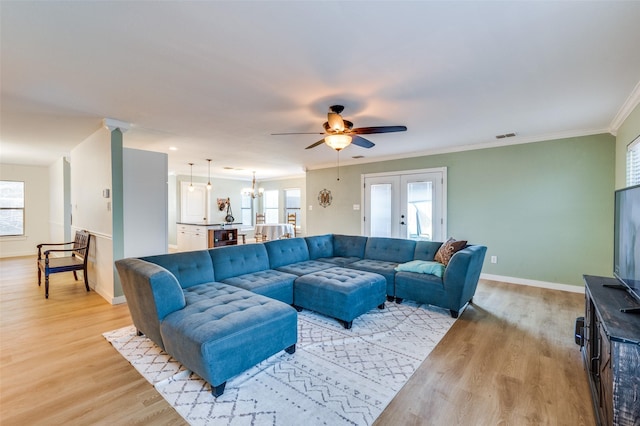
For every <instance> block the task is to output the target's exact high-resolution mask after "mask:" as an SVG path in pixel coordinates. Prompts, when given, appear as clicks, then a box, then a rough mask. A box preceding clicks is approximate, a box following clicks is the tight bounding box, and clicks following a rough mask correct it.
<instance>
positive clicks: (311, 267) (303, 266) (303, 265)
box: [278, 260, 334, 276]
mask: <svg viewBox="0 0 640 426" xmlns="http://www.w3.org/2000/svg"><path fill="white" fill-rule="evenodd" d="M333 266H334V265H332V264H330V263H327V262H321V261H319V260H305V261H304V262H297V263H292V264H291V265H284V266H279V267H278V271H282V272H287V273H289V274H294V275H297V276H302V275H305V274H311V273H313V272H318V271H322V270H324V269H329V268H331V267H333Z"/></svg>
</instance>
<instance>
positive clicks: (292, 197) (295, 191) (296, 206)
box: [284, 188, 300, 228]
mask: <svg viewBox="0 0 640 426" xmlns="http://www.w3.org/2000/svg"><path fill="white" fill-rule="evenodd" d="M292 213H295V215H296V228H299V227H300V188H292V189H285V190H284V217H285V219H286V218H288V217H289V215H290V214H292Z"/></svg>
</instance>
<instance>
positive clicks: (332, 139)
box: [324, 134, 351, 151]
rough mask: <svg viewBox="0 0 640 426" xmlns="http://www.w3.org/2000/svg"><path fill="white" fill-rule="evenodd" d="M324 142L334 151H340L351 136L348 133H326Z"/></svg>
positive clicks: (347, 143)
mask: <svg viewBox="0 0 640 426" xmlns="http://www.w3.org/2000/svg"><path fill="white" fill-rule="evenodd" d="M324 142H325V143H326V144H327V145H329V146H330V147H331V148H333V149H335V150H336V151H342V150H343V149H344V148H346V147H347V146H349V144H350V143H351V136H349V135H344V134H340V135H327V136H325V138H324Z"/></svg>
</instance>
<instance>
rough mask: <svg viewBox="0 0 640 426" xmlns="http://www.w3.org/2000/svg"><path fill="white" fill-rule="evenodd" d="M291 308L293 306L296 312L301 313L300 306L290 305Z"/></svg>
mask: <svg viewBox="0 0 640 426" xmlns="http://www.w3.org/2000/svg"><path fill="white" fill-rule="evenodd" d="M291 306H293V307H294V308H295V310H296V311H298V312H302V308H301V307H300V306H297V305H291Z"/></svg>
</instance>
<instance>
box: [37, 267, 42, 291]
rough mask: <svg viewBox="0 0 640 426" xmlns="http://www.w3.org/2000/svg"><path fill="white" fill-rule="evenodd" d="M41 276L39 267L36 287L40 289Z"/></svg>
mask: <svg viewBox="0 0 640 426" xmlns="http://www.w3.org/2000/svg"><path fill="white" fill-rule="evenodd" d="M41 275H42V270H41V269H40V267H39V266H38V287H40V280H41V279H42V278H41Z"/></svg>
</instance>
